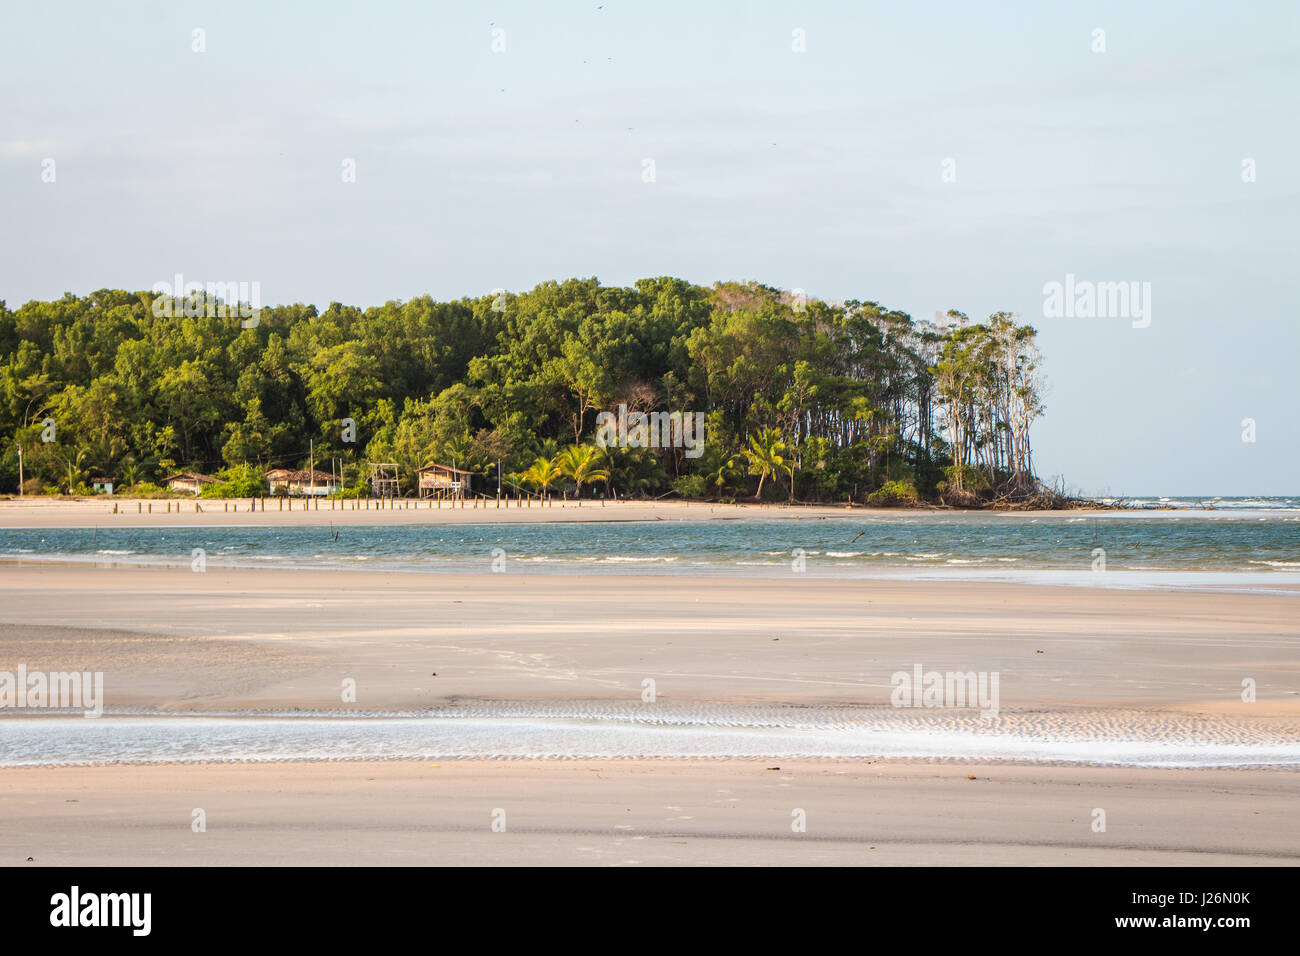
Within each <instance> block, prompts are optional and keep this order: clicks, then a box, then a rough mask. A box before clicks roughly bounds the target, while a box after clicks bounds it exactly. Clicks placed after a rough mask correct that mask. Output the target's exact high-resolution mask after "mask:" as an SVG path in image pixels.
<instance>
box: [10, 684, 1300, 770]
mask: <svg viewBox="0 0 1300 956" xmlns="http://www.w3.org/2000/svg"><path fill="white" fill-rule="evenodd" d="M658 757H671V758H723V757H772V758H779V757H788V758H793V757H810V758H862V759H887V758H896V759H913V760H916V759H920V760H958V761H995V762H1032V763H1052V764H1088V765H1095V766H1106V765H1110V766H1137V767H1261V766H1268V767H1279V768H1291V769H1300V722H1297V721H1296V720H1294V719H1287V718H1279V719H1263V718H1253V719H1252V718H1239V717H1225V716H1214V715H1198V714H1187V713H1174V712H1169V713H1163V712H1155V713H1153V712H1150V711H1136V710H1134V711H1125V710H1105V711H1099V710H1089V709H1074V710H1070V709H1053V710H1051V711H1004V712H1002V713H1000V714H999V715H998V716H996V717H992V718H989V719H985V718H981V717H980V715H979V713H978V711H975V710H938V709H931V710H926V709H911V708H899V709H895V708H888V707H884V708H825V707H771V706H769V707H738V706H735V705H721V704H719V705H708V704H693V705H689V706H683V705H672V704H667V703H636V704H626V703H612V702H585V701H575V702H569V703H551V704H525V703H517V702H500V703H498V702H487V701H484V702H473V703H465V704H460V705H456V706H450V707H445V708H441V709H437V710H432V711H426V712H420V713H358V712H355V711H352V712H333V713H321V712H311V713H282V712H280V713H271V712H266V713H253V714H247V713H243V714H232V713H209V714H185V715H180V714H160V713H134V714H124V713H116V714H106V715H105V716H103V717H100V718H98V719H86V718H83V717H72V716H66V715H41V716H5V717H3V718H0V766H31V765H49V764H95V763H156V762H212V761H290V760H414V759H421V760H436V759H441V760H450V759H458V758H489V759H538V758H540V759H583V758H658Z"/></svg>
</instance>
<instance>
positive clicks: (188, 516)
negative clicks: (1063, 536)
mask: <svg viewBox="0 0 1300 956" xmlns="http://www.w3.org/2000/svg"><path fill="white" fill-rule="evenodd" d="M263 505H264V506H265V507H263ZM254 507H255V506H254V504H253V502H252V500H251V499H248V498H240V499H237V500H236V499H231V500H223V499H191V498H169V499H152V500H144V499H140V500H137V499H134V498H121V499H118V498H109V497H101V498H77V499H59V498H15V497H11V498H8V499H0V528H88V527H95V526H101V527H123V528H127V527H165V526H166V525H167V524H168V523H172V524H175V525H177V526H181V525H184V526H186V527H205V526H222V525H255V526H267V527H275V526H280V525H327V524H330V523H334V524H339V525H373V524H424V523H429V524H434V523H443V524H451V523H467V524H476V523H489V522H498V521H501V522H526V523H530V524H531V523H537V522H546V521H657V520H666V521H669V520H690V521H706V520H710V519H713V520H720V521H723V520H738V519H741V518H807V519H811V520H817V519H820V518H827V517H843V516H845V515H853V516H854V517H858V518H861V517H870V516H872V515H879V516H890V515H892V516H897V515H900V514H908V513H913V512H911V511H909V509H902V508H865V507H862V506H860V505H858V506H854V507H851V508H850V507H848V506H845V505H840V506H834V505H783V504H768V503H764V504H746V503H743V502H741V503H737V504H712V503H709V502H698V501H676V500H673V501H623V500H620V501H613V500H610V501H607V502H603V503H602V502H601V501H598V500H593V499H586V500H584V501H582V502H581V503H579V502H578V501H564V500H560V499H551V500H549V501H546V502H542V501H537V500H533V499H512V500H509V501H507V500H506V499H502V500H501V501H500V503H499V504H498V503H497V501H496V500H495V499H464V500H462V501H460V502H458V503H457V504H456V505H455V506H454V507H453V505H452V504H451V503H450V502H442V503H441V504H439V503H438V502H437V501H435V500H432V499H423V500H422V499H414V498H405V499H397V500H392V499H390V500H388V501H386V502H383V503H382V506H381V503H380V502H379V501H366V500H360V501H330V500H321V499H314V500H307V499H302V498H298V499H285V500H283V501H281V500H280V499H276V498H267V499H265V500H264V501H262V502H260V503H259V504H258V505H256V510H254ZM115 508H116V510H114V509H115ZM915 513H925V514H931V513H933V509H927V510H925V511H916V512H915ZM1088 514H1089V515H1091V514H1093V512H1091V511H1089V512H1088Z"/></svg>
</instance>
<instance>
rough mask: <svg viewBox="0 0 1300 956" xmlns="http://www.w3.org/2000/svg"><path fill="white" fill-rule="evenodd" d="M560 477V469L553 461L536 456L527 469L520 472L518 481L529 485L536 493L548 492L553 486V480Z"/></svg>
mask: <svg viewBox="0 0 1300 956" xmlns="http://www.w3.org/2000/svg"><path fill="white" fill-rule="evenodd" d="M559 477H560V468H559V466H558V465H557V464H556V462H555V459H553V458H545V457H542V456H540V455H539V456H538V457H537V458H535V459H534V460H533V463H532V464H531V465H529V466H528V469H527V470H526V471H524V472H521V473H520V475H519V479H520V480H521V481H522V482H523V483H524V484H526V485H531V486H532V487H533V488H534V489H536V490H537V491H542V492H545V491H549V490H550V489H551V486H552V485H554V484H555V480H556V479H557V478H559Z"/></svg>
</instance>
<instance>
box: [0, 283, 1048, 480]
mask: <svg viewBox="0 0 1300 956" xmlns="http://www.w3.org/2000/svg"><path fill="white" fill-rule="evenodd" d="M154 299H155V296H154V295H153V294H151V293H145V292H123V291H116V290H100V291H98V292H94V293H91V294H90V295H87V296H84V297H77V296H73V295H66V296H64V297H63V298H62V299H59V300H57V301H53V302H29V303H27V304H26V305H24V306H22V307H20V308H18V309H16V310H13V311H10V310H9V309H8V308H7V307H6V305H5V304H4V303H3V302H0V357H2V359H0V361H2V362H3V367H2V368H0V434H2V435H4V436H6V437H7V439H8V440H7V441H5V443H4V450H3V454H2V455H0V487H4V488H6V489H16V488H17V485H18V477H19V471H18V454H17V452H18V447H19V446H20V445H21V448H22V451H23V468H24V476H25V478H26V479H28V481H27V487H26V490H27V491H28V492H32V493H39V492H42V491H45V492H52V491H63V492H69V491H70V492H74V493H84V492H85V491H87V490H88V489H87V487H86V483H87V481H88V480H89V479H91V478H93V477H98V476H103V477H113V478H117V479H118V481H119V484H126V485H128V486H132V485H135V486H139V487H140V488H142V489H147V488H148V487H149V483H152V482H157V481H159V480H160V479H161V478H163V477H165V476H166V475H167V474H169V473H171V472H174V471H178V470H191V471H198V472H203V473H209V474H220V475H221V476H222V477H225V478H227V479H230V480H232V481H236V480H237V481H242V482H244V483H245V484H247V483H248V482H249V481H250V480H251V481H253V482H254V483H255V482H256V481H257V480H258V479H257V476H259V475H260V474H261V472H262V471H263V470H265V469H267V468H271V467H287V468H295V469H296V468H305V467H307V466H308V464H309V448H310V447H311V446H312V444H314V451H315V454H314V461H315V464H316V466H317V467H318V468H323V469H324V470H326V471H328V470H330V467H331V465H333V466H334V467H335V468H337V467H339V464H341V465H342V467H343V469H344V475H345V477H346V482H347V484H348V485H349V486H352V487H353V488H356V487H358V486H359V485H360V484H361V483H364V482H365V481H366V480H367V479H368V477H369V464H368V463H369V462H396V463H397V464H398V466H399V470H400V473H401V477H402V487H403V489H413V488H414V478H415V474H414V473H415V469H416V468H418V467H419V466H421V465H423V464H426V463H429V462H434V461H436V462H442V463H447V464H455V465H456V466H457V467H459V468H462V469H466V470H468V471H472V472H476V473H478V474H480V475H482V476H483V479H482V480H481V481H480V482H479V483H478V484H479V487H480V488H481V489H482V490H490V491H492V492H495V488H496V481H497V473H498V466H499V468H500V473H501V475H502V476H503V477H502V480H503V484H505V485H506V486H507V487H508V488H510V489H512V490H513V489H516V488H522V489H525V490H528V491H537V490H540V489H543V488H555V487H563V486H565V485H566V477H565V476H566V475H567V476H568V479H569V480H568V481H567V486H568V487H569V488H570V489H572V490H575V491H576V490H578V488H579V487H580V488H581V491H582V493H584V494H593V493H594V494H616V495H619V496H623V497H639V496H656V495H662V494H667V493H673V492H675V493H677V494H679V495H683V496H688V497H702V496H711V497H718V498H732V497H752V496H754V495H755V494H760V495H761V496H764V497H780V498H794V499H799V500H816V501H844V500H854V501H863V500H867V499H868V498H869V497H871V500H874V501H877V502H892V501H897V502H905V501H910V500H915V499H920V500H942V501H945V502H948V503H952V504H962V505H971V504H977V503H980V502H984V501H990V500H997V499H1002V500H1023V499H1027V498H1033V497H1034V496H1036V495H1039V494H1040V493H1041V492H1042V488H1041V486H1040V485H1039V483H1038V482H1037V481H1036V480H1035V478H1034V475H1033V459H1032V453H1031V445H1030V441H1029V427H1030V424H1031V423H1032V422H1033V421H1034V419H1035V418H1037V417H1038V416H1039V415H1040V414H1041V413H1042V411H1043V408H1042V404H1041V400H1040V395H1039V391H1040V385H1039V372H1038V364H1039V359H1038V353H1037V350H1036V349H1035V346H1034V335H1035V333H1034V330H1033V329H1032V328H1030V327H1028V326H1022V325H1017V324H1016V323H1015V322H1014V321H1013V320H1012V318H1011V317H1010V316H1009V315H1007V314H1005V313H999V314H997V315H993V316H991V317H990V318H989V319H988V320H987V321H986V322H982V323H974V322H971V321H969V320H968V319H967V318H966V317H965V316H964V315H962V314H960V313H957V312H950V313H948V316H946V317H944V320H943V321H941V322H930V321H919V322H918V321H914V320H912V319H911V318H910V317H909V316H908V315H906V314H903V313H901V312H894V311H890V310H888V309H885V308H884V307H882V306H880V305H877V304H876V303H874V302H869V301H856V300H851V301H848V302H844V303H842V304H830V303H825V302H820V301H807V302H804V301H803V300H802V297H796V296H792V295H790V294H788V293H784V292H781V291H779V290H777V289H773V288H769V287H767V286H762V285H759V284H757V283H733V282H729V283H718V284H716V285H714V286H713V287H712V288H705V287H701V286H697V285H692V284H691V283H688V282H685V281H682V280H680V279H673V278H658V279H643V280H640V281H638V282H637V283H636V284H635V286H634V287H632V288H617V287H605V286H602V285H601V284H600V283H599V282H598V281H597V280H595V279H582V280H579V279H571V280H568V281H565V282H548V283H544V284H542V285H539V286H538V287H537V288H535V289H533V290H531V291H529V292H524V293H520V294H499V295H493V296H485V297H482V298H476V299H460V300H457V301H454V302H435V301H434V300H432V299H430V298H427V297H422V298H417V299H413V300H411V301H409V302H389V303H386V304H384V305H382V306H377V307H373V308H368V309H364V310H363V309H359V308H356V307H353V306H345V305H341V304H339V303H332V304H331V305H330V306H329V308H328V309H326V310H325V311H323V312H318V311H317V310H316V308H315V307H314V306H310V305H286V306H275V307H265V308H262V309H261V310H260V314H259V315H258V316H257V318H256V321H249V320H247V319H244V320H243V321H241V319H240V318H239V317H238V316H237V315H235V316H234V317H231V318H223V317H220V316H219V315H209V314H208V313H209V312H213V311H217V312H219V311H220V310H219V309H208V308H206V307H204V308H195V309H189V310H186V309H162V308H158V309H155V308H154ZM187 311H189V312H195V313H197V314H194V315H187V314H186V312H187ZM169 313H170V314H169ZM619 406H626V408H627V411H628V413H629V414H631V413H636V412H647V413H648V412H656V411H658V412H682V413H690V412H703V413H705V415H706V429H705V439H704V444H703V449H702V451H701V450H699V449H697V450H696V452H695V453H693V454H691V455H688V454H687V452H688V451H690V449H687V448H682V447H668V448H648V447H646V448H638V447H627V446H626V445H624V446H618V445H613V444H610V443H608V442H606V443H604V444H603V446H602V444H600V443H597V442H596V437H597V436H596V432H597V429H596V416H597V414H598V413H599V412H602V411H611V410H615V409H617V408H618V407H619ZM49 439H52V440H49ZM574 446H576V447H574ZM575 469H578V470H579V471H580V472H581V477H576V476H575V475H574V471H575ZM250 476H251V478H250ZM575 477H576V480H574V479H575ZM250 487H251V486H250ZM872 496H874V497H872Z"/></svg>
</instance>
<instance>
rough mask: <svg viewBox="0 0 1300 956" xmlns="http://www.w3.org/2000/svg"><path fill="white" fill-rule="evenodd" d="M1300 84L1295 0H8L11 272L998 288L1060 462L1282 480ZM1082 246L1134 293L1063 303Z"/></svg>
mask: <svg viewBox="0 0 1300 956" xmlns="http://www.w3.org/2000/svg"><path fill="white" fill-rule="evenodd" d="M989 6H996V9H987V7H989ZM195 31H201V32H200V33H196V32H195ZM1098 31H1100V32H1098ZM200 47H201V49H196V48H200ZM1297 116H1300V4H1296V3H1294V2H1255V3H1238V4H1228V3H1217V4H1209V3H1195V2H1191V3H1189V2H1179V3H1175V2H1143V3H1140V4H1135V3H1132V2H1121V3H1071V4H1045V3H1042V2H1024V3H1021V2H1008V3H999V4H996V5H982V4H978V5H977V4H965V3H937V2H935V3H925V2H918V3H905V4H904V3H896V2H895V3H868V2H857V3H742V2H739V0H737V2H726V3H722V2H718V3H699V2H696V3H679V2H674V0H660V2H655V3H639V4H633V3H627V2H618V0H608V2H604V3H601V2H600V0H595V2H582V3H568V2H559V3H556V2H548V3H545V4H537V3H523V2H517V3H498V4H489V5H478V4H473V3H468V2H458V3H438V2H425V3H364V4H363V3H357V4H345V3H338V2H330V0H314V2H311V3H266V4H263V3H246V2H230V0H222V2H220V3H218V2H205V3H186V2H180V3H172V2H158V3H148V2H134V3H126V2H112V0H107V2H106V0H95V2H67V3H60V4H57V5H56V4H23V5H21V6H20V5H17V4H6V5H5V6H4V8H3V12H2V13H0V221H2V222H3V223H4V227H5V228H3V229H2V230H0V300H4V301H6V302H7V304H8V306H9V307H10V308H16V307H18V306H19V305H21V304H22V303H24V302H27V301H29V300H31V299H51V298H57V297H59V296H61V295H62V294H63V293H65V292H73V293H76V294H79V295H80V294H85V293H88V292H90V291H93V290H95V289H99V288H125V289H132V290H137V289H148V288H151V287H152V286H153V285H154V284H155V283H157V282H161V281H171V280H172V277H173V276H174V275H175V274H177V273H180V274H182V275H183V276H185V278H186V280H187V281H202V282H207V281H231V280H234V281H249V282H252V281H256V282H259V283H260V288H261V304H262V305H272V304H282V303H289V302H311V303H315V304H316V305H318V306H319V307H321V308H324V307H326V306H327V305H328V304H329V303H330V302H332V301H340V302H344V303H348V304H351V305H358V306H363V307H364V306H370V305H378V304H381V303H383V302H385V301H388V300H391V299H403V300H404V299H409V298H412V297H414V296H417V295H426V294H427V295H431V296H433V297H434V298H436V299H455V298H459V297H461V296H465V295H483V294H487V293H488V292H490V291H491V290H493V289H509V290H512V291H517V290H523V289H527V288H531V287H532V286H534V285H536V284H537V283H538V282H542V281H546V280H549V279H563V278H567V277H572V276H581V277H587V276H596V277H598V278H599V279H600V280H601V281H602V282H603V283H605V284H607V285H615V284H628V283H631V282H632V281H634V280H635V279H638V278H642V277H647V276H661V275H673V276H680V277H682V278H684V279H688V280H690V281H693V282H696V283H700V284H705V285H708V284H712V283H713V282H714V281H717V280H730V279H734V280H747V279H755V280H758V281H760V282H762V283H764V284H767V285H772V286H777V287H780V288H785V289H792V290H793V289H801V290H803V291H804V292H805V293H806V294H808V295H809V296H815V297H819V298H824V299H828V300H835V301H838V300H844V299H850V298H854V299H862V300H871V301H875V302H879V303H881V304H882V305H885V306H887V307H889V308H891V309H897V310H900V311H904V312H908V313H910V314H911V315H913V316H914V317H916V318H925V317H930V316H933V315H934V314H935V313H936V312H942V311H947V310H948V309H959V310H961V311H962V312H964V313H966V314H967V315H969V316H970V317H971V318H973V319H981V318H984V317H986V316H988V315H989V314H990V313H993V312H998V311H1007V312H1012V313H1015V314H1016V315H1018V316H1019V317H1020V319H1021V321H1024V322H1027V323H1030V324H1032V325H1034V327H1035V328H1037V329H1038V331H1039V347H1040V349H1041V351H1042V353H1043V357H1044V370H1045V374H1046V379H1047V391H1046V409H1047V410H1046V413H1045V415H1044V417H1043V418H1042V419H1041V420H1040V421H1039V422H1037V423H1036V424H1035V426H1034V428H1033V431H1032V437H1033V442H1034V447H1035V461H1036V465H1037V468H1038V470H1039V472H1040V473H1041V474H1042V475H1044V476H1045V477H1048V478H1055V477H1056V476H1060V479H1061V480H1062V481H1063V482H1064V484H1065V486H1066V487H1067V488H1070V489H1073V490H1078V491H1081V492H1084V493H1087V494H1120V495H1151V494H1164V495H1289V494H1297V493H1300V478H1298V477H1297V476H1298V475H1300V425H1298V424H1297V419H1298V418H1300V416H1297V414H1296V407H1297V400H1296V391H1297V379H1298V378H1300V375H1298V374H1297V367H1298V366H1300V323H1298V322H1297V318H1298V317H1297V301H1300V297H1298V296H1297V293H1298V292H1300V269H1298V268H1297V258H1298V257H1297V250H1298V249H1300V239H1298V238H1297V229H1296V226H1295V223H1296V222H1297V219H1298V218H1300V217H1298V216H1297V213H1298V212H1300V202H1298V201H1297V196H1298V190H1297V181H1298V177H1300V165H1298V162H1297V160H1298V158H1300V156H1298V154H1300V150H1298V148H1297V147H1300V123H1297V119H1296V118H1297ZM50 160H53V164H52V165H50V164H49V161H50ZM349 162H350V163H351V166H349V165H348V164H349ZM348 169H354V170H355V176H354V177H349V176H348V175H347V171H348ZM51 178H52V179H53V181H48V180H50V179H51ZM349 178H352V179H354V181H345V180H347V179H349ZM648 180H649V181H648ZM1067 275H1069V276H1073V277H1074V279H1073V282H1074V283H1075V284H1076V286H1077V284H1079V283H1117V282H1126V283H1128V282H1132V283H1137V284H1138V285H1137V288H1138V289H1149V290H1150V291H1149V313H1148V314H1145V315H1144V316H1133V315H1129V314H1121V315H1113V314H1112V315H1087V314H1082V315H1081V314H1078V311H1077V310H1073V309H1071V310H1068V313H1067V314H1066V315H1059V314H1056V313H1055V312H1054V311H1053V310H1051V309H1050V308H1046V307H1045V301H1046V299H1047V296H1046V295H1045V292H1044V289H1045V286H1047V285H1048V284H1049V283H1053V282H1057V283H1061V284H1062V285H1064V284H1065V283H1066V281H1067V280H1066V277H1067ZM1147 283H1149V286H1148V285H1145V284H1147ZM1142 301H1143V304H1144V305H1146V304H1148V299H1147V297H1146V296H1143V299H1142ZM1049 313H1050V314H1049ZM1247 419H1249V420H1251V421H1252V422H1253V432H1254V435H1253V437H1254V441H1245V440H1243V435H1244V434H1245V433H1246V432H1247V428H1248V426H1247V425H1245V422H1246V420H1247Z"/></svg>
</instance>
